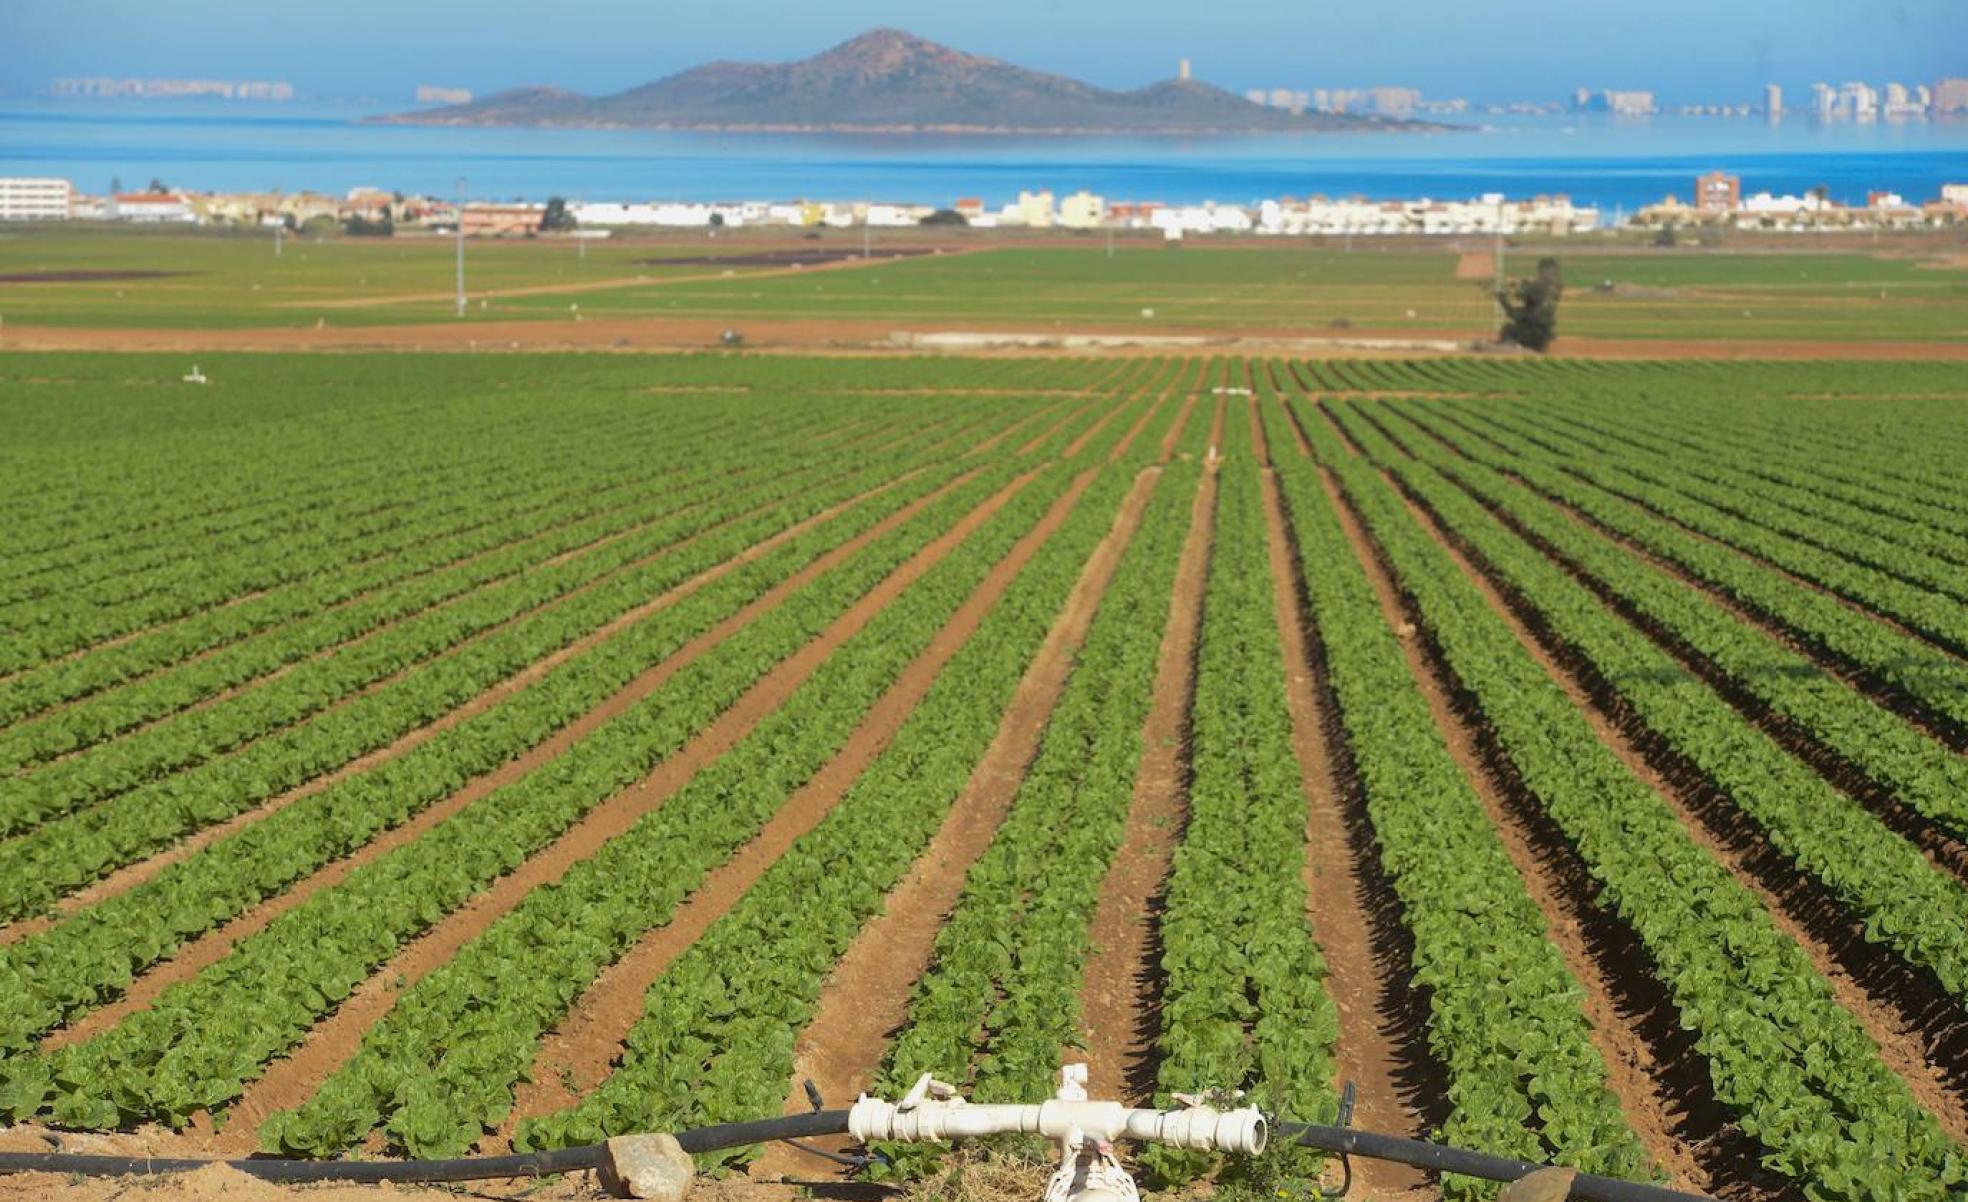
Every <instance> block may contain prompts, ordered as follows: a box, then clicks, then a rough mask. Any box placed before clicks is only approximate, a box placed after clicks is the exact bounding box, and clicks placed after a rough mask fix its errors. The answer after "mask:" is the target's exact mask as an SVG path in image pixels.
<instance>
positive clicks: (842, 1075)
mask: <svg viewBox="0 0 1968 1202" xmlns="http://www.w3.org/2000/svg"><path fill="white" fill-rule="evenodd" d="M1152 482H1153V474H1152V472H1145V473H1143V474H1142V475H1141V476H1140V477H1139V478H1137V479H1136V481H1135V484H1134V487H1133V489H1132V490H1131V491H1130V492H1129V494H1128V495H1127V497H1126V498H1125V499H1124V500H1123V501H1122V505H1121V509H1120V511H1119V512H1118V513H1117V514H1116V515H1115V519H1114V524H1113V525H1112V527H1110V528H1109V530H1108V532H1107V534H1106V536H1105V537H1104V538H1103V539H1102V540H1101V542H1100V544H1099V545H1098V546H1097V547H1095V549H1094V552H1093V554H1092V555H1091V556H1090V557H1089V558H1088V560H1087V562H1086V564H1085V566H1084V567H1083V568H1082V569H1081V571H1080V576H1079V579H1078V580H1076V581H1075V582H1074V586H1073V589H1072V591H1071V592H1070V593H1068V595H1067V599H1066V604H1065V606H1064V608H1063V609H1062V610H1061V611H1060V614H1059V616H1058V617H1057V618H1056V619H1055V620H1054V622H1053V626H1052V629H1051V630H1049V631H1048V632H1047V634H1046V641H1045V642H1044V643H1043V644H1042V645H1041V646H1040V648H1039V653H1038V654H1037V655H1036V656H1035V657H1034V658H1033V660H1032V663H1031V664H1030V665H1029V666H1028V667H1027V668H1026V671H1025V675H1024V677H1023V678H1021V679H1020V681H1019V686H1018V689H1017V691H1016V692H1015V693H1014V694H1013V695H1012V700H1011V703H1010V705H1009V706H1008V707H1007V708H1006V710H1005V714H1004V716H1003V718H1002V719H1001V720H1000V721H999V724H998V731H997V734H996V735H995V736H994V737H993V739H992V741H991V744H990V746H989V747H988V748H986V750H985V753H984V757H983V758H982V759H981V760H979V761H978V764H977V767H976V768H975V769H974V770H973V771H972V773H971V777H970V780H969V781H968V782H967V783H966V785H965V787H964V791H963V793H962V794H961V795H960V796H959V797H958V798H957V800H956V802H955V803H953V804H952V806H951V808H950V812H949V814H948V815H946V816H945V818H944V820H943V823H942V825H941V826H940V827H939V828H938V829H937V833H936V834H935V835H934V836H933V837H932V838H931V840H930V844H929V846H928V847H927V848H926V849H925V850H924V852H923V854H922V855H921V856H919V857H917V859H916V862H915V864H913V865H912V866H911V867H910V870H909V874H908V875H907V876H905V877H904V878H903V879H902V881H901V882H900V883H899V884H897V885H896V886H895V887H894V888H893V889H891V890H890V891H889V893H888V896H887V897H886V898H884V899H883V906H882V913H881V914H879V915H878V916H877V917H876V918H875V919H874V920H872V921H871V922H869V923H868V925H867V926H865V927H864V928H862V930H861V931H860V932H859V933H858V934H857V935H856V936H855V939H854V941H853V942H852V943H851V944H849V946H848V950H847V953H846V954H845V955H843V956H842V957H841V961H840V963H839V964H837V965H835V966H834V969H833V971H832V972H831V973H829V974H828V977H827V983H826V986H825V988H824V990H823V991H822V994H821V999H820V1005H819V1007H818V1008H817V1009H816V1011H815V1013H814V1018H813V1021H812V1022H810V1023H808V1024H807V1027H806V1029H805V1030H804V1031H802V1032H800V1036H799V1040H798V1042H797V1044H796V1045H795V1048H794V1071H793V1080H792V1081H791V1082H789V1083H788V1090H787V1095H786V1102H785V1109H786V1112H787V1113H795V1112H797V1111H799V1110H801V1109H803V1108H804V1099H805V1091H804V1089H803V1087H802V1086H801V1085H800V1084H799V1083H800V1082H802V1081H805V1080H811V1081H813V1082H814V1084H815V1085H817V1086H818V1087H819V1088H820V1091H821V1093H822V1095H823V1096H824V1097H826V1098H829V1099H832V1102H831V1103H830V1104H832V1105H844V1104H845V1103H846V1101H847V1100H849V1099H851V1098H853V1097H854V1096H856V1095H857V1094H858V1093H859V1092H860V1091H861V1090H863V1089H865V1088H867V1087H868V1086H869V1084H870V1083H871V1082H872V1079H873V1076H874V1073H875V1071H876V1070H877V1069H878V1068H879V1067H880V1065H881V1059H882V1056H883V1054H884V1053H885V1052H886V1050H887V1048H888V1041H889V1038H890V1036H891V1035H892V1033H893V1032H894V1031H895V1029H896V1028H897V1027H899V1026H900V1025H901V1024H902V1022H903V1021H904V1019H905V1018H906V1016H907V1012H908V1003H909V995H910V990H911V988H912V987H913V986H914V985H915V983H916V980H917V979H918V978H919V977H921V975H922V973H923V970H924V969H925V968H927V967H928V964H929V959H930V951H931V947H932V945H933V944H934V942H935V939H936V933H937V931H938V930H940V929H941V928H942V926H943V923H944V921H945V918H946V917H947V915H948V914H949V912H950V909H951V907H952V906H954V905H955V904H956V901H957V897H958V895H959V894H960V893H961V891H962V889H963V884H964V878H965V876H966V874H967V873H968V872H969V869H970V866H971V865H972V864H973V863H974V862H975V861H976V860H977V858H978V857H979V856H981V855H982V854H983V853H984V850H985V849H986V848H987V847H989V846H990V844H991V840H992V838H993V837H994V836H995V835H996V833H997V829H998V826H999V824H1000V823H1001V822H1002V821H1003V820H1004V816H1005V814H1006V813H1007V812H1009V810H1010V808H1011V803H1012V801H1013V799H1014V798H1015V797H1016V796H1017V793H1018V788H1019V786H1020V785H1021V784H1022V783H1023V781H1024V779H1025V770H1026V768H1027V766H1028V765H1029V764H1030V763H1031V761H1032V757H1033V756H1034V755H1036V754H1037V752H1038V746H1039V741H1040V739H1041V738H1042V737H1043V735H1044V733H1045V727H1046V723H1047V722H1048V721H1049V720H1050V719H1051V716H1052V710H1053V707H1054V706H1055V705H1056V704H1057V703H1058V700H1059V695H1060V693H1061V692H1062V691H1063V690H1064V689H1065V687H1066V681H1067V678H1068V677H1069V676H1070V674H1071V672H1072V668H1073V657H1074V655H1075V654H1076V653H1077V652H1078V650H1079V647H1080V645H1081V643H1083V642H1084V641H1085V639H1086V632H1087V628H1088V626H1089V625H1090V624H1091V623H1092V621H1093V614H1094V611H1095V609H1096V608H1097V607H1098V606H1099V604H1100V598H1101V596H1102V595H1103V594H1105V592H1106V590H1107V585H1108V583H1109V582H1110V581H1111V580H1112V579H1113V575H1114V571H1115V569H1116V568H1117V567H1118V566H1119V564H1120V559H1121V555H1122V553H1123V552H1124V551H1125V550H1126V548H1127V544H1128V542H1129V541H1130V540H1132V539H1133V537H1134V533H1135V531H1136V530H1138V529H1139V528H1140V525H1141V517H1142V513H1143V510H1144V509H1145V507H1146V505H1147V501H1148V493H1149V491H1150V486H1151V485H1152ZM821 1142H822V1143H823V1145H824V1144H826V1143H833V1142H838V1141H821ZM813 1167H814V1164H813V1162H812V1161H811V1160H808V1159H804V1158H800V1157H798V1156H796V1154H794V1153H793V1152H791V1151H790V1150H788V1149H786V1148H784V1147H778V1146H775V1147H772V1148H768V1149H767V1152H766V1155H765V1157H764V1158H763V1159H762V1160H761V1161H760V1163H759V1165H758V1166H757V1167H756V1168H755V1169H754V1172H755V1174H757V1175H758V1176H760V1177H763V1178H770V1177H773V1176H778V1175H785V1174H788V1173H798V1172H807V1173H811V1171H812V1169H813Z"/></svg>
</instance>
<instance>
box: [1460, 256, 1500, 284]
mask: <svg viewBox="0 0 1968 1202" xmlns="http://www.w3.org/2000/svg"><path fill="white" fill-rule="evenodd" d="M1495 276H1496V256H1495V255H1493V254H1491V253H1490V252H1489V251H1487V250H1465V251H1463V252H1462V253H1461V254H1459V255H1457V256H1456V274H1455V278H1457V279H1459V280H1487V279H1493V278H1494V277H1495Z"/></svg>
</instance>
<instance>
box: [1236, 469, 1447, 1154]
mask: <svg viewBox="0 0 1968 1202" xmlns="http://www.w3.org/2000/svg"><path fill="white" fill-rule="evenodd" d="M1264 493H1265V525H1266V538H1267V542H1268V544H1269V550H1270V562H1271V578H1272V591H1273V601H1274V605H1275V607H1276V611H1277V615H1278V633H1279V636H1280V639H1281V642H1282V644H1283V648H1284V652H1285V666H1286V690H1287V703H1288V706H1289V708H1290V713H1291V725H1292V747H1293V750H1294V751H1295V752H1296V755H1297V759H1298V765H1299V781H1300V787H1301V788H1302V789H1303V791H1304V793H1305V798H1306V802H1307V805H1306V823H1305V840H1306V857H1305V868H1304V879H1305V896H1306V908H1307V916H1308V918H1309V919H1310V921H1311V924H1312V932H1313V936H1314V938H1315V939H1316V940H1317V941H1318V944H1319V948H1320V951H1321V952H1322V954H1323V955H1324V957H1325V961H1326V967H1327V973H1328V975H1327V977H1326V989H1327V991H1328V992H1329V993H1330V994H1331V995H1332V999H1333V1004H1334V1006H1335V1007H1336V1008H1337V1010H1338V1012H1339V1040H1338V1043H1337V1045H1336V1047H1335V1059H1336V1064H1335V1066H1334V1070H1335V1071H1334V1075H1335V1077H1336V1078H1337V1079H1339V1080H1341V1081H1347V1082H1352V1083H1353V1084H1355V1085H1356V1086H1357V1087H1358V1089H1359V1103H1358V1109H1357V1110H1356V1111H1355V1122H1356V1123H1357V1124H1358V1125H1359V1126H1360V1127H1361V1128H1362V1129H1364V1130H1368V1131H1383V1132H1387V1133H1389V1134H1393V1135H1402V1136H1407V1137H1408V1138H1411V1139H1420V1138H1423V1137H1424V1135H1425V1133H1426V1131H1427V1129H1428V1128H1429V1126H1430V1125H1432V1123H1433V1122H1435V1121H1439V1119H1440V1117H1441V1112H1442V1109H1443V1107H1442V1105H1441V1102H1440V1099H1442V1098H1444V1097H1446V1096H1447V1093H1446V1090H1445V1089H1444V1088H1443V1086H1444V1079H1443V1075H1442V1072H1441V1070H1440V1068H1439V1067H1438V1066H1436V1065H1435V1064H1434V1062H1433V1061H1432V1059H1431V1058H1430V1057H1429V1054H1428V1051H1427V1046H1426V1041H1425V1038H1424V1036H1423V1034H1422V1029H1421V1021H1420V1020H1422V1019H1423V1018H1424V1017H1425V1013H1424V1011H1423V1007H1421V1006H1419V1005H1417V1003H1418V1002H1419V1001H1420V1000H1421V999H1420V998H1419V997H1418V996H1416V995H1415V993H1414V992H1413V990H1412V989H1411V988H1410V987H1409V986H1408V984H1407V979H1408V973H1409V971H1410V965H1411V963H1412V957H1411V954H1410V953H1409V950H1408V949H1409V948H1410V946H1411V942H1412V941H1411V940H1410V939H1409V938H1408V937H1407V936H1406V933H1405V931H1404V930H1403V929H1402V928H1401V924H1400V903H1399V901H1398V899H1397V898H1396V897H1395V896H1394V894H1393V889H1392V886H1391V885H1390V884H1389V883H1388V881H1387V880H1386V877H1385V874H1384V873H1382V872H1381V871H1380V870H1379V866H1378V862H1377V856H1378V852H1377V850H1376V847H1375V844H1374V839H1373V833H1372V828H1371V824H1370V823H1368V822H1367V820H1366V816H1365V813H1364V799H1363V798H1361V797H1360V796H1359V793H1358V788H1357V785H1356V784H1355V783H1354V781H1353V779H1352V777H1353V773H1352V770H1351V766H1350V761H1349V760H1347V758H1346V757H1345V753H1344V747H1343V736H1342V735H1341V733H1340V729H1339V727H1338V725H1337V721H1336V719H1337V712H1336V710H1335V709H1334V708H1333V706H1332V702H1331V698H1330V694H1329V691H1328V688H1327V686H1326V685H1325V683H1324V665H1323V655H1322V654H1321V653H1319V652H1318V651H1317V645H1316V641H1315V640H1316V634H1314V633H1308V626H1307V625H1306V618H1305V617H1304V613H1305V609H1304V602H1303V600H1302V593H1301V588H1300V585H1299V582H1298V570H1299V569H1298V566H1297V557H1296V554H1295V552H1294V551H1293V549H1292V547H1291V545H1290V542H1289V539H1288V536H1287V534H1286V532H1285V528H1286V524H1287V523H1286V519H1285V514H1284V504H1283V498H1282V497H1281V495H1280V493H1279V490H1278V482H1277V478H1276V477H1275V476H1274V475H1273V474H1272V473H1271V472H1269V471H1266V473H1265V477H1264ZM1354 1172H1355V1175H1356V1177H1357V1179H1358V1180H1359V1181H1360V1182H1361V1184H1362V1185H1364V1186H1366V1187H1368V1188H1374V1189H1420V1188H1423V1187H1424V1186H1425V1185H1426V1184H1427V1183H1428V1175H1427V1174H1426V1173H1423V1172H1422V1171H1420V1170H1418V1169H1410V1168H1407V1167H1405V1166H1401V1165H1395V1164H1390V1163H1386V1162H1381V1161H1364V1162H1362V1163H1360V1164H1359V1165H1356V1166H1355V1169H1354Z"/></svg>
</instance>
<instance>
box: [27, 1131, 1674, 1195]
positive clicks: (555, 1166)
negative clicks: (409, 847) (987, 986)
mask: <svg viewBox="0 0 1968 1202" xmlns="http://www.w3.org/2000/svg"><path fill="white" fill-rule="evenodd" d="M847 1114H848V1112H847V1111H845V1110H818V1111H814V1112H813V1113H811V1114H795V1115H788V1116H786V1117H784V1118H776V1119H756V1120H754V1121H751V1122H746V1123H724V1124H721V1125H719V1126H715V1127H698V1128H696V1129H695V1130H691V1131H679V1132H677V1134H676V1141H677V1143H678V1144H679V1145H680V1146H681V1147H682V1148H683V1150H684V1151H686V1152H714V1151H717V1150H719V1149H723V1148H742V1147H745V1146H746V1145H748V1144H758V1143H767V1142H771V1141H775V1140H793V1139H803V1138H807V1137H811V1136H816V1135H841V1134H845V1133H846V1131H847ZM1274 1130H1275V1131H1276V1132H1277V1134H1278V1135H1279V1136H1280V1137H1281V1138H1286V1139H1291V1140H1293V1141H1294V1142H1296V1143H1298V1144H1300V1145H1303V1146H1304V1147H1308V1148H1318V1149H1321V1150H1323V1151H1327V1152H1334V1153H1341V1154H1344V1155H1347V1156H1363V1157H1366V1158H1367V1159H1369V1160H1391V1161H1396V1162H1398V1163H1401V1164H1406V1165H1413V1166H1414V1167H1416V1168H1421V1169H1429V1170H1432V1171H1435V1172H1440V1173H1461V1174H1462V1175H1464V1176H1467V1177H1481V1178H1484V1179H1486V1180H1489V1181H1515V1180H1517V1179H1518V1178H1520V1177H1523V1176H1525V1175H1526V1174H1528V1173H1531V1172H1534V1171H1536V1170H1537V1169H1540V1168H1544V1167H1546V1166H1544V1165H1538V1164H1532V1163H1531V1162H1530V1161H1527V1160H1512V1159H1509V1158H1508V1157H1503V1156H1489V1155H1486V1154H1484V1153H1481V1152H1470V1151H1466V1150H1464V1149H1462V1148H1448V1147H1443V1146H1442V1145H1440V1144H1430V1143H1423V1142H1422V1141H1421V1140H1418V1139H1402V1138H1400V1137H1398V1136H1393V1135H1377V1134H1375V1133H1373V1132H1371V1131H1356V1130H1354V1129H1353V1128H1351V1127H1321V1126H1314V1125H1310V1124H1305V1123H1278V1124H1276V1125H1275V1127H1274ZM607 1161H608V1149H607V1146H606V1145H604V1144H591V1145H589V1146H587V1147H582V1148H559V1149H556V1150H553V1151H549V1152H527V1153H522V1154H519V1155H514V1156H481V1157H475V1158H467V1159H461V1160H261V1159H245V1160H228V1161H224V1162H219V1161H212V1160H164V1159H156V1158H151V1157H144V1156H79V1155H73V1154H70V1153H65V1152H0V1174H6V1173H75V1174H80V1175H82V1176H85V1177H121V1176H129V1175H152V1174H160V1173H185V1172H191V1171H192V1170H194V1169H202V1168H204V1167H206V1166H207V1165H211V1164H217V1163H224V1164H227V1165H229V1166H231V1167H232V1168H235V1169H237V1170H239V1171H240V1172H242V1173H249V1174H251V1175H252V1176H255V1177H259V1178H262V1179H263V1180H267V1181H283V1182H303V1181H351V1182H371V1183H374V1182H383V1181H394V1182H414V1181H420V1182H445V1181H482V1180H489V1179H493V1178H503V1177H543V1176H548V1175H550V1174H554V1173H571V1172H578V1171H581V1170H588V1169H599V1168H601V1167H602V1166H603V1165H604V1164H606V1163H607ZM1571 1196H1572V1197H1574V1198H1578V1199H1582V1200H1583V1202H1712V1200H1711V1199H1707V1198H1704V1197H1703V1196H1702V1195H1699V1194H1688V1193H1682V1192H1681V1191H1679V1190H1671V1189H1665V1188H1663V1187H1661V1186H1658V1185H1644V1184H1641V1183H1638V1182H1632V1181H1617V1180H1614V1179H1613V1178H1610V1177H1594V1176H1591V1175H1589V1174H1580V1175H1579V1177H1578V1179H1577V1180H1576V1181H1574V1182H1573V1183H1572V1194H1571Z"/></svg>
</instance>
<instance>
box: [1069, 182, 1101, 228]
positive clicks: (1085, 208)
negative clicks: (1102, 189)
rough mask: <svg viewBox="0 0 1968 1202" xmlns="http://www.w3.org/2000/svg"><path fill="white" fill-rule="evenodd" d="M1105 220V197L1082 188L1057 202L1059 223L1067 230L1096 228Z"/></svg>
mask: <svg viewBox="0 0 1968 1202" xmlns="http://www.w3.org/2000/svg"><path fill="white" fill-rule="evenodd" d="M1106 221H1107V201H1106V199H1105V198H1104V197H1099V196H1095V195H1094V194H1093V193H1091V192H1088V191H1086V190H1085V189H1084V188H1083V189H1081V190H1080V191H1078V192H1075V193H1073V194H1072V195H1071V196H1068V197H1067V198H1066V199H1065V200H1062V201H1060V202H1059V224H1061V225H1063V226H1065V227H1066V228H1067V229H1069V230H1091V229H1098V228H1099V227H1100V226H1102V225H1104V224H1105V223H1106Z"/></svg>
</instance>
